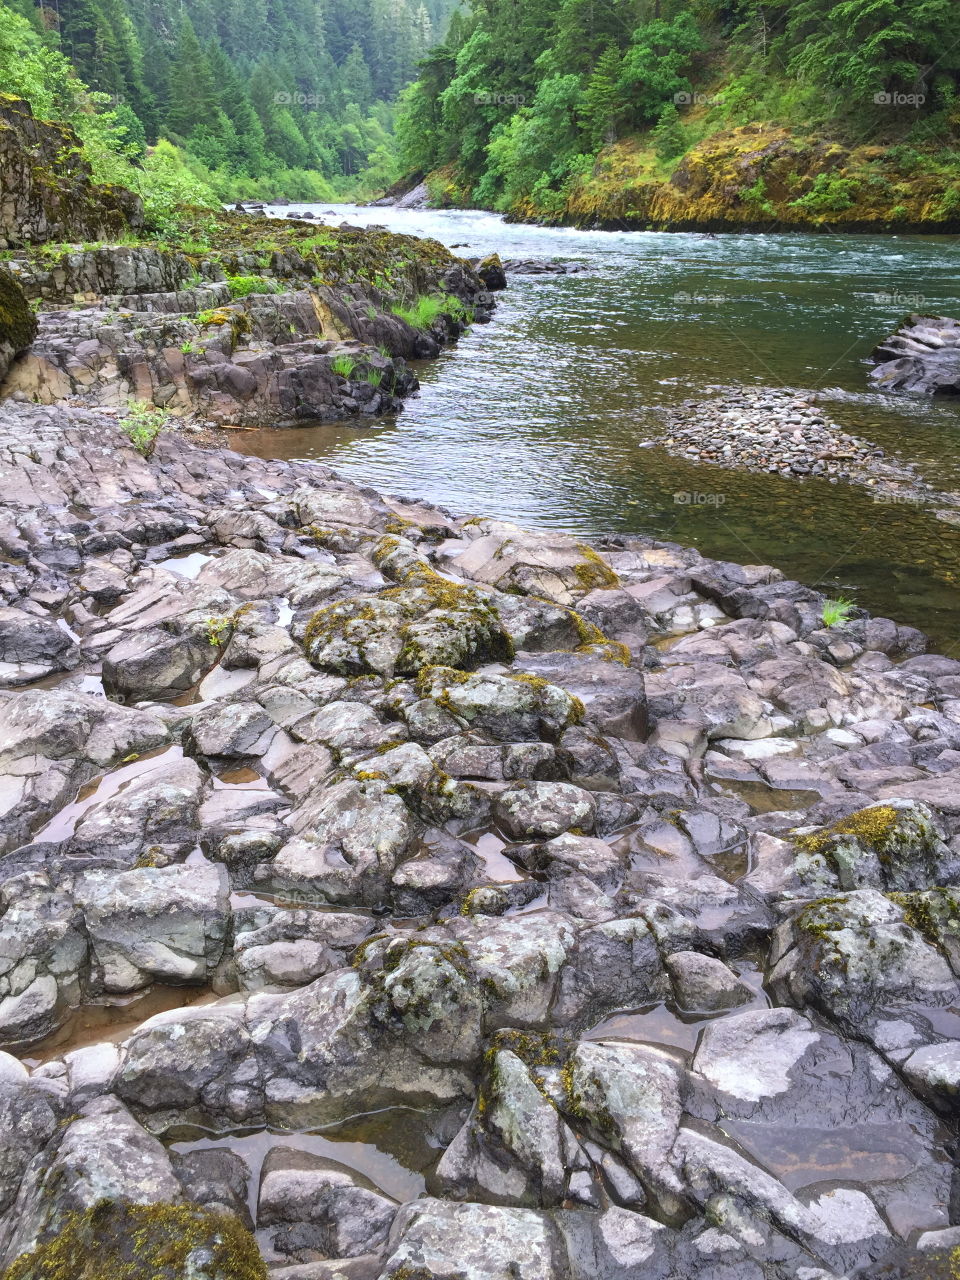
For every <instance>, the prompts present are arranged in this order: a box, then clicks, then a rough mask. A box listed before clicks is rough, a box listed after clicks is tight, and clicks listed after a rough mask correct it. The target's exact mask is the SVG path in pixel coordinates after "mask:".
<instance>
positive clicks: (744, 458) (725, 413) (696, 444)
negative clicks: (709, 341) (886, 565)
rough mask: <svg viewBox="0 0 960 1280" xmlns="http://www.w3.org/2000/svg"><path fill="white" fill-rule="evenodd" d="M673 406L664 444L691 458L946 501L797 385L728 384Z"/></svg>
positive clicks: (910, 469) (670, 450)
mask: <svg viewBox="0 0 960 1280" xmlns="http://www.w3.org/2000/svg"><path fill="white" fill-rule="evenodd" d="M720 390H721V394H720V395H719V396H717V397H715V398H713V399H709V400H685V401H684V402H683V404H682V405H681V406H680V407H679V408H678V409H675V410H672V411H670V413H669V415H668V418H667V425H666V430H665V432H664V435H663V439H662V440H661V442H660V443H661V444H662V445H663V447H664V448H665V449H666V450H667V452H668V453H673V454H675V455H677V456H681V457H683V458H684V459H686V460H688V461H697V462H705V463H714V464H716V465H720V466H724V467H739V468H742V469H744V470H747V471H755V472H760V473H766V474H769V475H781V476H785V477H788V478H796V479H802V478H804V477H806V476H818V477H821V478H823V479H825V480H828V481H831V482H832V483H834V484H835V483H837V482H838V481H840V480H842V481H845V482H847V483H848V484H858V485H866V486H867V487H869V488H871V489H873V491H874V492H875V493H877V494H881V493H882V494H886V495H896V496H897V497H898V498H900V499H901V500H903V499H904V498H905V497H906V498H908V499H909V498H912V499H913V500H915V501H918V502H919V501H928V500H931V499H933V498H939V499H940V500H943V498H944V495H942V494H940V495H938V494H937V492H936V490H935V489H934V488H933V486H932V485H930V484H928V483H927V482H926V481H925V480H923V479H922V478H921V477H920V476H919V475H918V474H917V471H916V468H915V467H913V466H912V465H911V464H910V463H908V462H904V461H903V460H901V459H896V458H888V457H887V455H886V453H885V452H884V450H883V449H881V448H880V447H879V446H878V445H876V444H874V443H873V442H872V441H870V440H864V439H862V438H861V437H859V436H854V435H851V434H850V433H849V432H847V431H844V430H843V428H842V427H841V426H840V425H839V424H838V423H836V422H833V421H832V420H831V419H830V418H829V417H828V416H827V414H826V413H825V412H824V411H823V410H822V409H821V408H819V407H818V406H817V405H816V404H815V403H814V402H813V401H812V399H808V398H805V397H803V396H801V395H798V394H797V392H795V391H771V390H763V391H755V390H751V389H747V388H742V387H741V388H738V387H732V388H722V389H720Z"/></svg>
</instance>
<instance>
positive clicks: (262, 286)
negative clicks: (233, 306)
mask: <svg viewBox="0 0 960 1280" xmlns="http://www.w3.org/2000/svg"><path fill="white" fill-rule="evenodd" d="M227 284H228V286H229V288H230V297H231V298H247V297H249V296H250V294H251V293H279V286H278V284H277V282H276V281H275V280H267V279H266V278H265V277H264V276H227Z"/></svg>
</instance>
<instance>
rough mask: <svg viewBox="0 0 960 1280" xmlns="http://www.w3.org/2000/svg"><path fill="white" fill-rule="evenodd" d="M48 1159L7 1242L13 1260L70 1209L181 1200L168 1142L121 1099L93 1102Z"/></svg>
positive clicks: (21, 1202) (53, 1230)
mask: <svg viewBox="0 0 960 1280" xmlns="http://www.w3.org/2000/svg"><path fill="white" fill-rule="evenodd" d="M47 1164H48V1162H47V1161H45V1160H42V1158H40V1157H37V1158H35V1159H34V1161H33V1162H32V1163H31V1165H30V1167H29V1168H28V1169H27V1172H26V1174H25V1176H24V1180H23V1182H22V1184H21V1187H20V1192H19V1195H18V1197H17V1203H16V1206H15V1209H14V1211H13V1216H12V1221H11V1223H10V1226H11V1227H12V1230H9V1231H8V1233H7V1237H6V1242H5V1244H6V1261H7V1262H8V1263H10V1262H12V1261H13V1259H14V1258H17V1257H19V1255H20V1254H22V1253H25V1252H27V1251H29V1250H31V1249H34V1248H36V1246H37V1245H38V1244H41V1245H42V1244H44V1243H45V1242H46V1241H48V1240H50V1239H51V1238H52V1237H55V1236H56V1235H57V1234H58V1233H59V1232H61V1231H63V1230H64V1228H66V1227H68V1226H69V1223H70V1221H71V1215H75V1214H78V1213H79V1214H84V1213H85V1212H87V1211H89V1210H93V1209H95V1207H96V1206H97V1205H99V1204H101V1203H102V1202H103V1201H104V1200H109V1199H122V1200H125V1201H128V1202H130V1203H133V1204H139V1205H151V1204H161V1203H165V1202H174V1203H175V1202H177V1201H178V1200H179V1199H180V1186H179V1183H178V1182H177V1180H176V1178H175V1177H174V1175H173V1170H172V1169H171V1167H170V1161H169V1159H168V1157H167V1154H166V1152H165V1151H164V1149H163V1147H162V1146H161V1145H160V1143H159V1142H158V1141H157V1139H156V1138H153V1137H151V1136H150V1135H149V1134H148V1133H146V1132H145V1130H143V1129H142V1128H141V1127H140V1126H139V1125H138V1124H137V1123H136V1121H135V1120H134V1119H133V1117H132V1116H131V1115H130V1113H129V1112H128V1111H127V1110H126V1109H125V1108H124V1107H123V1106H121V1105H120V1104H119V1103H118V1102H117V1101H116V1099H96V1100H95V1101H91V1102H89V1103H87V1105H86V1106H85V1107H84V1108H83V1111H82V1113H81V1115H80V1116H78V1117H76V1118H74V1119H73V1120H72V1121H71V1122H70V1123H69V1124H68V1126H67V1128H66V1131H65V1133H64V1134H63V1136H62V1140H61V1141H60V1143H59V1144H58V1146H57V1149H56V1151H55V1153H51V1159H50V1161H49V1167H47Z"/></svg>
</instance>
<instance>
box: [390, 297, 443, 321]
mask: <svg viewBox="0 0 960 1280" xmlns="http://www.w3.org/2000/svg"><path fill="white" fill-rule="evenodd" d="M444 301H445V300H444V299H443V298H438V297H435V296H433V295H432V294H424V295H423V296H422V297H419V298H417V300H416V302H414V303H413V305H412V306H409V307H400V306H397V307H393V308H392V311H393V314H394V315H395V316H399V317H400V319H401V320H405V321H406V322H407V324H408V325H409V326H410V328H411V329H429V328H430V326H431V325H432V324H433V323H434V321H435V320H436V319H437V317H438V316H439V315H442V313H443V312H444V311H445V310H446V307H445V306H444Z"/></svg>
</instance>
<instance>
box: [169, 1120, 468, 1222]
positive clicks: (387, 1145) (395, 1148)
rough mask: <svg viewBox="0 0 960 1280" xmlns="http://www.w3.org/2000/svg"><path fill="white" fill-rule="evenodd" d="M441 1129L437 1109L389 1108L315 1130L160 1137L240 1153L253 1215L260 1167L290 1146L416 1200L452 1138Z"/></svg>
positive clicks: (180, 1147)
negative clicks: (278, 1150)
mask: <svg viewBox="0 0 960 1280" xmlns="http://www.w3.org/2000/svg"><path fill="white" fill-rule="evenodd" d="M445 1127H449V1124H448V1122H447V1119H446V1116H445V1115H443V1114H442V1113H439V1112H429V1111H416V1110H413V1109H411V1108H409V1107H390V1108H387V1109H386V1110H384V1111H373V1112H370V1113H368V1114H366V1115H360V1116H354V1117H353V1118H352V1119H350V1120H345V1121H343V1122H342V1123H341V1124H337V1125H330V1126H328V1127H327V1128H324V1129H323V1130H322V1132H317V1133H305V1132H299V1131H293V1130H288V1129H257V1130H254V1131H252V1132H251V1131H246V1132H242V1131H238V1132H236V1133H229V1134H225V1133H211V1132H209V1131H208V1130H203V1129H192V1128H181V1129H174V1130H170V1131H169V1132H168V1134H167V1135H166V1141H167V1142H168V1144H169V1146H170V1149H171V1150H172V1151H176V1152H177V1153H179V1154H180V1155H186V1154H187V1153H188V1152H190V1151H200V1150H209V1149H211V1148H223V1149H224V1150H227V1151H233V1152H235V1153H236V1154H237V1155H239V1156H241V1157H242V1158H243V1160H244V1162H245V1163H246V1165H247V1168H248V1169H249V1170H250V1174H251V1177H250V1182H249V1188H248V1193H249V1207H250V1213H251V1216H252V1217H253V1218H254V1219H255V1218H256V1211H257V1193H258V1190H259V1185H260V1170H261V1167H262V1165H263V1162H264V1160H265V1159H266V1157H267V1155H268V1154H269V1152H270V1151H271V1150H272V1149H274V1148H277V1147H293V1148H295V1149H296V1150H298V1151H306V1152H309V1153H310V1154H311V1155H315V1156H322V1157H325V1158H326V1159H329V1160H334V1161H336V1162H337V1163H338V1164H341V1165H344V1166H345V1167H346V1168H348V1169H352V1170H354V1171H355V1172H357V1173H359V1174H361V1175H362V1176H363V1178H365V1179H367V1180H369V1182H371V1183H373V1185H374V1186H376V1187H377V1188H379V1190H381V1191H383V1192H385V1193H386V1194H387V1195H388V1196H392V1197H393V1199H394V1200H397V1201H398V1202H400V1203H401V1204H402V1203H404V1202H405V1201H407V1200H416V1199H417V1197H418V1196H421V1195H423V1193H424V1191H425V1190H426V1176H427V1175H428V1174H429V1173H430V1172H432V1170H433V1167H434V1166H435V1165H436V1163H437V1161H438V1160H439V1158H440V1155H441V1153H442V1150H443V1147H444V1146H445V1145H446V1143H447V1142H448V1141H449V1139H450V1137H451V1136H452V1135H451V1134H448V1133H446V1132H444V1129H445Z"/></svg>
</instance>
